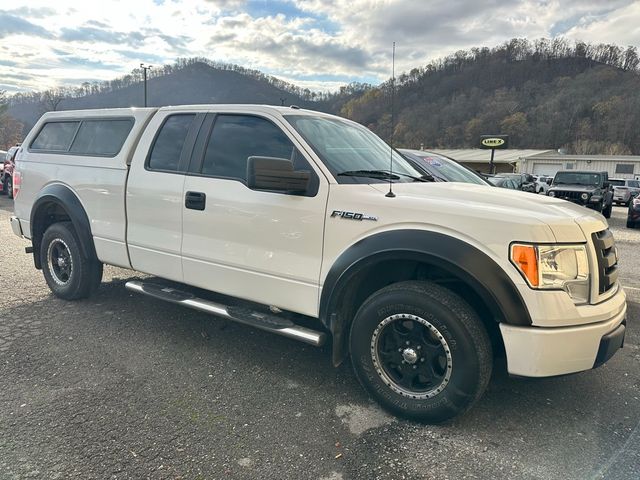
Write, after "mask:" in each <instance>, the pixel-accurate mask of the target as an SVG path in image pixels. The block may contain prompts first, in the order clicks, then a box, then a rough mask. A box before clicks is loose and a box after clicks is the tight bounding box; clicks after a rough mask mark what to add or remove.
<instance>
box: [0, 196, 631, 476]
mask: <svg viewBox="0 0 640 480" xmlns="http://www.w3.org/2000/svg"><path fill="white" fill-rule="evenodd" d="M11 209H12V207H11V203H10V201H9V200H8V199H7V198H6V197H0V479H47V480H48V479H67V478H75V479H83V480H85V479H145V478H150V479H220V478H234V479H235V478H239V479H330V480H340V479H345V480H346V479H375V478H381V479H382V478H384V479H432V478H433V479H463V478H476V479H553V480H555V479H558V480H560V479H561V480H573V479H576V480H584V479H600V478H606V479H616V480H626V479H628V480H637V479H638V478H640V423H639V422H640V334H639V333H638V325H639V324H640V319H639V317H640V304H639V303H638V302H639V301H640V230H635V231H631V230H627V229H626V228H625V226H624V210H623V209H622V208H617V207H616V208H615V209H614V218H612V219H611V222H610V224H611V226H612V229H613V231H614V235H615V237H616V239H617V241H618V249H619V252H620V258H621V260H620V262H621V281H622V283H623V284H624V286H625V287H626V289H627V293H628V295H629V323H628V330H627V333H628V334H627V340H626V344H625V347H624V349H623V350H621V351H620V352H619V353H618V354H617V355H615V356H614V357H613V358H612V359H611V360H610V361H609V362H608V363H607V364H606V365H604V366H603V367H601V368H599V369H596V370H593V371H588V372H584V373H580V374H577V375H570V376H564V377H557V378H548V379H515V378H510V377H508V376H507V375H506V373H505V371H504V368H505V367H504V365H503V364H500V363H498V364H497V365H496V367H495V369H494V374H493V378H492V380H491V382H490V384H489V388H488V390H487V393H486V394H485V396H484V397H483V398H482V400H481V401H480V402H479V404H478V405H476V407H475V408H474V409H473V410H471V411H470V412H469V413H468V414H466V415H464V416H462V417H461V418H458V419H456V420H455V421H453V422H451V423H449V424H446V425H442V426H429V425H421V424H417V423H413V422H409V421H404V420H399V419H397V418H394V417H392V416H389V415H388V414H386V413H384V412H383V411H382V410H380V409H379V408H378V407H377V405H376V404H375V403H373V402H371V401H370V400H369V398H368V397H367V395H366V394H365V393H364V391H363V390H362V389H361V388H360V386H359V385H358V383H357V381H356V379H355V377H354V375H353V373H352V371H351V367H350V365H349V364H348V363H347V364H345V365H343V366H341V367H339V368H337V369H335V368H333V367H332V366H331V362H330V354H329V351H328V350H327V349H326V348H324V349H316V348H313V347H310V346H307V345H304V344H301V343H298V342H295V341H293V340H289V339H286V338H282V337H278V336H275V335H272V334H268V333H264V332H260V331H258V330H254V329H252V328H248V327H245V326H242V325H238V324H235V323H232V322H227V321H224V320H221V319H218V318H214V317H211V316H208V315H206V314H203V313H198V312H194V311H191V310H186V309H184V308H182V307H178V306H175V305H170V304H165V303H162V302H159V301H155V300H153V299H150V298H145V297H141V296H137V295H135V294H132V293H130V292H128V291H127V290H125V288H124V282H125V281H126V280H127V279H129V278H132V277H136V276H138V275H137V274H136V273H135V272H131V271H127V270H122V269H116V268H107V269H106V272H105V278H104V282H103V284H102V286H101V288H100V289H99V290H98V292H97V294H96V295H95V296H93V297H92V298H90V299H88V300H83V301H78V302H65V301H62V300H59V299H57V298H55V297H53V296H52V295H51V294H50V292H49V290H48V288H47V286H46V284H45V282H44V279H43V277H42V274H41V272H39V271H37V270H35V268H34V267H33V262H32V259H31V257H30V256H29V255H26V254H25V253H24V247H25V246H26V245H27V244H28V243H27V242H26V241H25V240H21V239H19V238H17V237H15V236H14V235H13V234H12V233H11V230H10V227H9V223H8V219H9V215H10V211H11Z"/></svg>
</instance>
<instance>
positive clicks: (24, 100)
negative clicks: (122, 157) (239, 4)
mask: <svg viewBox="0 0 640 480" xmlns="http://www.w3.org/2000/svg"><path fill="white" fill-rule="evenodd" d="M142 75H143V73H142V69H135V70H133V71H132V72H131V73H130V74H128V75H125V76H123V77H119V78H116V79H114V80H110V81H106V82H93V83H88V82H86V83H83V84H82V85H80V86H78V87H75V88H74V87H62V88H57V89H52V90H47V91H45V92H27V93H17V94H15V95H13V96H11V97H9V98H8V110H7V112H8V114H9V115H11V116H12V117H14V118H16V119H18V120H19V121H20V122H22V123H23V124H24V125H25V129H26V130H28V129H29V128H31V126H33V124H34V123H35V122H36V120H37V119H38V118H39V117H40V116H41V115H42V114H43V113H44V112H47V111H52V110H76V109H85V108H116V107H130V106H137V107H140V106H143V101H144V100H143V99H144V96H143V85H142V81H143V76H142ZM148 75H149V77H148V80H147V87H148V88H147V90H148V93H147V99H148V101H147V103H148V105H149V106H163V105H189V104H203V103H260V104H268V105H281V104H283V103H284V104H286V105H290V104H296V105H299V106H305V107H307V106H309V105H310V103H313V102H315V101H316V100H317V99H319V98H321V95H319V94H317V93H315V92H311V91H310V90H305V89H301V88H299V87H296V86H295V85H291V84H289V83H287V82H284V81H282V80H279V79H277V78H275V77H271V76H268V75H265V74H263V73H261V72H258V71H256V70H248V69H245V68H243V67H240V66H238V65H231V64H225V63H217V62H212V61H209V60H207V59H204V58H189V59H179V60H178V61H177V62H176V63H175V64H173V65H164V66H160V67H158V68H155V69H152V70H150V71H149V72H148ZM25 133H26V132H25Z"/></svg>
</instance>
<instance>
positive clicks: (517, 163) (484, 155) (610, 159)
mask: <svg viewBox="0 0 640 480" xmlns="http://www.w3.org/2000/svg"><path fill="white" fill-rule="evenodd" d="M428 151H429V152H433V153H437V154H440V155H445V156H447V157H450V158H453V159H454V160H457V161H458V162H460V163H462V164H464V165H466V166H467V167H469V168H471V169H473V170H476V171H478V172H482V173H489V159H490V158H491V152H490V151H489V150H481V149H479V148H468V149H428ZM494 164H495V167H496V170H495V171H496V173H510V172H521V173H531V174H534V175H549V176H553V175H555V173H556V172H557V171H558V170H591V171H594V172H608V173H609V177H610V178H630V179H638V180H640V155H567V154H563V153H559V152H558V151H557V150H516V149H509V150H496V152H495V159H494Z"/></svg>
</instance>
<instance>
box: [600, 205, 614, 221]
mask: <svg viewBox="0 0 640 480" xmlns="http://www.w3.org/2000/svg"><path fill="white" fill-rule="evenodd" d="M612 209H613V204H612V203H610V204H609V205H606V204H605V206H604V207H603V208H602V215H604V218H611V210H612Z"/></svg>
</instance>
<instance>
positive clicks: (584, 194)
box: [580, 193, 589, 200]
mask: <svg viewBox="0 0 640 480" xmlns="http://www.w3.org/2000/svg"><path fill="white" fill-rule="evenodd" d="M580 198H581V199H582V200H588V199H589V194H588V193H583V194H582V195H580Z"/></svg>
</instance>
